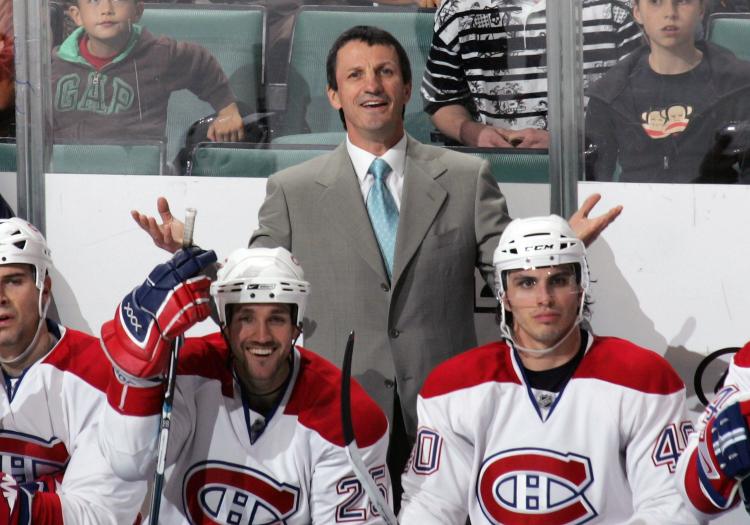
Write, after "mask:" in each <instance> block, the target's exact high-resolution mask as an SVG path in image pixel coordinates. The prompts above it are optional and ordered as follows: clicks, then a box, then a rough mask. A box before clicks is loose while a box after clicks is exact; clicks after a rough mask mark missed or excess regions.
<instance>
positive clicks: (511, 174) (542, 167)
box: [451, 148, 549, 184]
mask: <svg viewBox="0 0 750 525" xmlns="http://www.w3.org/2000/svg"><path fill="white" fill-rule="evenodd" d="M451 149H455V150H456V151H461V152H464V153H469V154H470V155H475V156H477V157H481V158H483V159H487V161H489V163H490V170H491V171H492V175H493V176H494V177H495V180H496V181H497V182H525V183H534V184H549V155H548V154H547V152H546V151H545V150H535V149H523V150H518V149H510V148H498V149H490V148H451Z"/></svg>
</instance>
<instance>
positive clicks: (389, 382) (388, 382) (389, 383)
mask: <svg viewBox="0 0 750 525" xmlns="http://www.w3.org/2000/svg"><path fill="white" fill-rule="evenodd" d="M383 384H384V385H385V387H386V388H393V387H394V386H396V383H395V382H394V381H393V380H392V379H386V380H385V381H383Z"/></svg>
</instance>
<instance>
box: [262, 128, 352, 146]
mask: <svg viewBox="0 0 750 525" xmlns="http://www.w3.org/2000/svg"><path fill="white" fill-rule="evenodd" d="M344 140H346V131H328V132H325V133H300V134H299V135H282V136H280V137H277V138H275V139H273V141H271V142H272V143H273V144H322V145H328V146H338V145H339V144H341V143H342V142H344Z"/></svg>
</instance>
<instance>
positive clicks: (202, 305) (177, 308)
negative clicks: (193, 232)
mask: <svg viewBox="0 0 750 525" xmlns="http://www.w3.org/2000/svg"><path fill="white" fill-rule="evenodd" d="M215 262H216V254H215V253H214V252H213V250H210V251H205V250H202V249H200V248H198V247H196V246H193V247H190V248H187V249H183V250H179V251H178V252H177V253H176V254H175V255H174V257H172V259H171V260H169V261H168V262H166V263H163V264H160V265H158V266H157V267H156V268H154V269H153V271H152V272H151V273H150V274H149V276H148V278H147V279H146V280H145V281H144V282H143V284H141V285H140V286H138V287H136V288H135V289H134V290H133V291H132V292H131V293H129V294H128V295H126V296H125V298H124V299H123V300H122V302H121V303H120V305H119V307H118V308H117V312H116V315H115V318H114V319H113V320H111V321H107V322H106V323H104V325H103V326H102V332H101V335H102V342H103V345H104V348H105V350H106V352H107V354H108V355H109V358H110V360H111V361H112V362H113V363H114V364H115V366H116V367H117V368H118V369H119V370H120V371H121V372H124V373H125V374H127V375H130V376H134V377H137V378H152V377H159V376H161V375H163V374H164V372H165V371H166V368H167V366H168V363H169V348H170V342H171V341H172V340H173V339H174V338H175V337H177V336H178V335H180V334H182V333H184V332H185V331H186V330H187V329H188V328H190V327H191V326H193V325H194V324H195V323H198V322H200V321H202V320H203V319H205V318H206V317H208V315H209V313H210V296H209V287H210V285H211V280H210V279H209V278H208V277H206V276H205V275H202V274H201V272H202V271H203V270H204V269H205V268H206V267H207V266H209V265H211V264H213V263H215Z"/></svg>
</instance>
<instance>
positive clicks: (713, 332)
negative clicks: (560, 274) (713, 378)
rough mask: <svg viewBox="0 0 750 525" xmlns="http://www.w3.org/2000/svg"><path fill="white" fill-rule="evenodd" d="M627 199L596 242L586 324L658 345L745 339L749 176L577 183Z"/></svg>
mask: <svg viewBox="0 0 750 525" xmlns="http://www.w3.org/2000/svg"><path fill="white" fill-rule="evenodd" d="M594 192H599V193H601V194H602V195H603V199H602V201H601V202H600V204H599V206H598V208H602V209H606V208H608V207H610V206H613V205H615V204H622V205H624V207H625V208H624V210H623V213H622V215H621V216H620V218H619V219H618V220H617V221H616V222H615V223H614V224H612V225H611V226H610V227H609V228H608V229H607V230H606V231H605V232H604V234H603V235H602V236H601V238H600V239H599V240H598V241H597V242H596V243H594V245H593V246H592V247H591V249H590V251H589V263H590V266H591V274H592V277H593V279H595V280H596V281H597V282H596V283H594V285H593V288H592V292H593V296H594V299H595V301H596V302H595V304H594V306H593V311H594V317H593V325H594V327H595V329H596V330H597V331H598V332H600V333H602V334H609V335H618V336H621V337H626V338H628V339H631V340H633V341H635V342H636V343H639V344H641V345H644V346H647V347H649V348H652V349H654V350H656V351H658V352H659V353H660V354H664V353H666V351H667V350H668V349H675V350H679V349H686V350H689V351H691V352H697V353H700V354H705V353H707V352H708V351H711V350H715V349H718V348H723V347H725V346H742V344H744V343H745V342H746V341H747V340H749V339H750V325H748V319H750V301H749V300H748V297H750V280H748V279H747V278H745V276H746V275H747V272H748V261H749V260H750V235H748V233H747V228H748V226H750V206H749V205H748V204H749V203H750V186H724V185H666V184H614V183H582V184H579V201H580V202H582V201H583V199H584V198H585V197H586V196H587V195H589V194H591V193H594Z"/></svg>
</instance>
